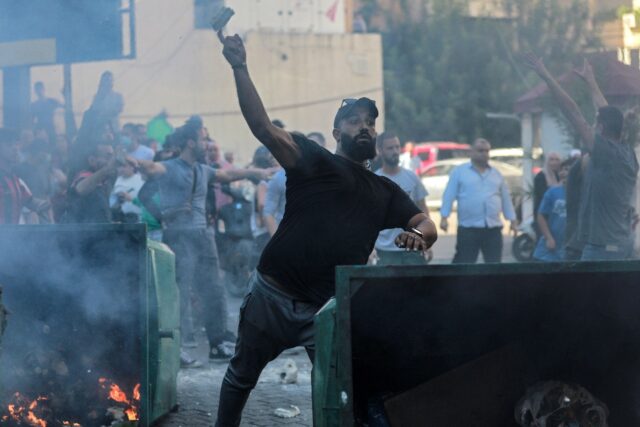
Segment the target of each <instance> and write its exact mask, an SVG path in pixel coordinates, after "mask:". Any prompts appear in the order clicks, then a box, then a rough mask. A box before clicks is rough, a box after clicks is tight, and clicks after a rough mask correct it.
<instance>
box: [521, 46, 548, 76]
mask: <svg viewBox="0 0 640 427" xmlns="http://www.w3.org/2000/svg"><path fill="white" fill-rule="evenodd" d="M522 62H523V64H524V65H525V66H527V67H529V68H531V69H532V70H533V71H535V72H536V73H537V74H538V75H539V76H540V77H546V76H547V75H548V74H549V71H547V67H545V65H544V62H543V61H542V59H541V58H540V57H539V56H537V55H536V54H535V53H533V52H531V51H528V52H525V53H524V54H523V55H522Z"/></svg>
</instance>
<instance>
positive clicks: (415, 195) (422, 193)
mask: <svg viewBox="0 0 640 427" xmlns="http://www.w3.org/2000/svg"><path fill="white" fill-rule="evenodd" d="M411 176H412V177H413V179H414V186H413V190H412V191H411V198H412V199H413V201H414V202H416V203H417V202H419V201H420V200H424V198H425V197H427V196H428V195H429V192H428V191H427V189H426V188H424V184H422V181H421V180H420V178H418V176H417V175H415V174H413V173H412V174H411Z"/></svg>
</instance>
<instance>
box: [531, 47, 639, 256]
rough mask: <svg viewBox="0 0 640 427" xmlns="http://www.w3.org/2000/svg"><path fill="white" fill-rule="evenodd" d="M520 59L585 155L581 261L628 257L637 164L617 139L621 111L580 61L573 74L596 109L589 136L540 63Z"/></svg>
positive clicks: (581, 119) (574, 107)
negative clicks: (547, 93)
mask: <svg viewBox="0 0 640 427" xmlns="http://www.w3.org/2000/svg"><path fill="white" fill-rule="evenodd" d="M525 59H526V64H527V65H528V66H529V67H530V68H532V69H533V70H534V71H535V72H536V73H537V74H538V75H539V76H540V78H542V80H544V81H545V82H546V83H547V86H548V87H549V89H550V90H551V93H552V95H553V96H554V98H555V100H556V101H557V103H558V105H559V106H560V108H561V110H562V112H563V114H564V115H565V117H566V118H567V119H568V120H569V122H570V123H571V124H572V126H573V127H574V129H575V130H576V131H577V132H578V134H579V136H580V140H581V143H582V145H583V150H584V151H585V152H586V153H588V154H589V162H588V164H587V166H586V170H585V171H584V181H583V187H582V199H581V202H580V210H579V219H578V233H579V237H580V239H581V240H582V241H583V242H584V243H585V246H584V249H583V251H582V258H581V260H583V261H594V260H622V259H628V258H630V257H631V255H632V252H633V238H632V236H633V223H634V216H635V210H634V208H633V197H634V194H635V187H636V177H637V175H638V160H637V159H636V155H635V152H634V151H633V148H632V147H631V146H630V145H629V144H627V143H625V142H623V141H622V128H623V125H624V116H623V114H622V111H620V110H619V109H618V108H616V107H612V106H609V105H608V103H607V100H606V99H605V98H604V96H603V95H602V92H600V89H599V87H598V84H597V83H596V80H595V77H594V74H593V70H592V69H591V66H590V65H589V63H588V62H586V61H585V64H584V67H583V69H582V70H581V71H577V72H576V73H577V74H578V75H579V76H580V77H582V78H583V79H584V81H585V82H586V83H587V85H588V86H589V89H590V91H591V95H592V99H593V101H594V104H595V105H596V107H598V108H597V110H598V115H597V118H596V127H595V132H594V131H593V129H592V128H591V126H589V124H588V123H587V121H586V120H585V118H584V116H583V115H582V113H581V112H580V109H579V108H578V106H577V105H576V103H575V102H574V101H573V99H571V97H570V96H569V95H568V94H567V93H566V92H565V91H564V90H563V89H562V87H561V86H560V84H559V83H558V82H557V81H556V80H555V79H554V78H553V76H552V75H551V74H550V73H549V71H548V70H547V68H546V67H545V66H544V63H543V62H542V60H541V59H540V58H538V57H536V56H535V55H533V54H532V53H530V54H528V55H526V58H525Z"/></svg>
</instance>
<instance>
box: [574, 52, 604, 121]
mask: <svg viewBox="0 0 640 427" xmlns="http://www.w3.org/2000/svg"><path fill="white" fill-rule="evenodd" d="M573 72H574V73H576V74H577V75H578V76H579V77H580V78H581V79H582V80H584V82H585V83H586V84H587V86H589V92H590V93H591V100H592V101H593V105H594V107H596V110H597V109H598V108H602V107H606V106H607V105H609V102H607V100H606V98H605V97H604V95H603V94H602V90H600V86H598V82H597V81H596V76H595V74H593V67H591V64H589V61H587V60H586V59H585V60H584V64H583V65H582V70H573Z"/></svg>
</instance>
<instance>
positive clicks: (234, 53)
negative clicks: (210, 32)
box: [218, 31, 247, 67]
mask: <svg viewBox="0 0 640 427" xmlns="http://www.w3.org/2000/svg"><path fill="white" fill-rule="evenodd" d="M218 39H220V42H221V43H222V45H223V46H224V48H223V49H222V54H223V55H224V57H225V58H226V60H227V62H229V64H230V65H231V66H232V67H242V66H243V65H245V64H246V63H247V52H246V50H245V48H244V43H242V39H241V38H240V36H239V35H237V34H236V35H234V36H228V37H225V36H224V35H223V34H222V31H218Z"/></svg>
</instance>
